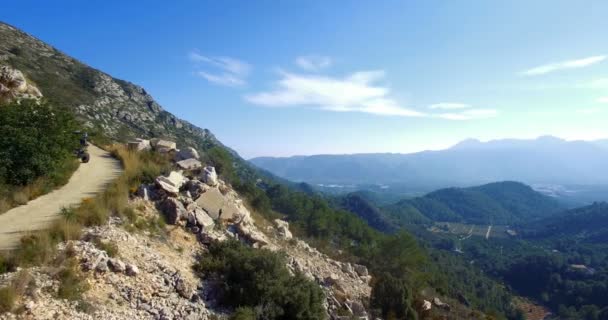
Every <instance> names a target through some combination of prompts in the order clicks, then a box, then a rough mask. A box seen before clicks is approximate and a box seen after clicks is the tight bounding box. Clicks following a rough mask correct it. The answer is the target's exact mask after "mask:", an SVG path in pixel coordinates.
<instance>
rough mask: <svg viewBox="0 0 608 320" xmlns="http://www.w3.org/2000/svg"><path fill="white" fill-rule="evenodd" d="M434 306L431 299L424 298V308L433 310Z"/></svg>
mask: <svg viewBox="0 0 608 320" xmlns="http://www.w3.org/2000/svg"><path fill="white" fill-rule="evenodd" d="M432 307H433V305H432V304H431V302H430V301H428V300H424V301H423V303H422V310H424V311H429V310H431V308H432Z"/></svg>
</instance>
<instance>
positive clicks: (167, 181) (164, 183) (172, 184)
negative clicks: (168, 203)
mask: <svg viewBox="0 0 608 320" xmlns="http://www.w3.org/2000/svg"><path fill="white" fill-rule="evenodd" d="M155 182H156V184H157V185H158V186H159V187H161V188H162V189H163V190H165V191H166V192H167V193H170V194H172V195H177V194H178V193H179V189H180V188H181V187H182V186H183V185H184V184H185V183H186V182H188V179H187V178H186V177H184V175H183V174H182V173H181V172H180V171H171V173H170V174H169V176H167V177H165V176H160V177H157V178H156V180H155Z"/></svg>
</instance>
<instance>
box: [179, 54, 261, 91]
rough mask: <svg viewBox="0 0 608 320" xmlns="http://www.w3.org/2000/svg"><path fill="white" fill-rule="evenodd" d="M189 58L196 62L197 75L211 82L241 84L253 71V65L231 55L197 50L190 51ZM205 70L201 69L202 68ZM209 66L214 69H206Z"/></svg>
mask: <svg viewBox="0 0 608 320" xmlns="http://www.w3.org/2000/svg"><path fill="white" fill-rule="evenodd" d="M188 58H189V59H190V61H191V62H192V63H194V64H195V67H196V68H197V71H196V72H195V74H196V75H198V76H200V77H202V78H204V79H206V80H207V81H209V82H212V83H215V84H219V85H225V86H241V85H244V84H245V83H246V81H245V79H246V78H247V76H248V75H249V73H250V72H251V65H249V64H248V63H246V62H244V61H241V60H238V59H235V58H230V57H210V56H205V55H202V54H200V53H198V52H196V51H192V52H190V54H189V55H188ZM203 68H204V69H205V70H201V69H203ZM208 68H211V69H213V71H209V70H206V69H208Z"/></svg>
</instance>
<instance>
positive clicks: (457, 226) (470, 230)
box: [429, 222, 509, 239]
mask: <svg viewBox="0 0 608 320" xmlns="http://www.w3.org/2000/svg"><path fill="white" fill-rule="evenodd" d="M429 230H430V231H432V232H445V233H451V234H455V235H458V236H459V237H460V238H461V239H468V238H469V237H472V236H479V237H484V238H486V239H490V238H506V237H509V235H508V234H507V230H509V227H508V226H495V225H479V224H466V223H455V222H436V223H435V224H434V225H433V226H432V227H431V228H430V229H429Z"/></svg>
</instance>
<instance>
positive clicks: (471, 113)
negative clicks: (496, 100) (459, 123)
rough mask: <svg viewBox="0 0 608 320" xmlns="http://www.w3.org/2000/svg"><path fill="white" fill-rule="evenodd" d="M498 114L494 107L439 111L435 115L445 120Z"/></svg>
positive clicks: (480, 117)
mask: <svg viewBox="0 0 608 320" xmlns="http://www.w3.org/2000/svg"><path fill="white" fill-rule="evenodd" d="M497 115H498V111H497V110H494V109H468V110H463V111H459V112H449V113H440V114H438V115H434V116H436V117H439V118H442V119H447V120H476V119H487V118H493V117H496V116H497Z"/></svg>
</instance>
